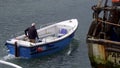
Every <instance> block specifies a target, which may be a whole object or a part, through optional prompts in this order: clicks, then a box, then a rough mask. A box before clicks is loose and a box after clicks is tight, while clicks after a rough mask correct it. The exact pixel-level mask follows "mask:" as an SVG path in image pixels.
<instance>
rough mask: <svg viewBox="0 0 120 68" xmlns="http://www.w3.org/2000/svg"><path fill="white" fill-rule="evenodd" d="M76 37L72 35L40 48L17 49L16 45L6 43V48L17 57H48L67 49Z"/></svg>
mask: <svg viewBox="0 0 120 68" xmlns="http://www.w3.org/2000/svg"><path fill="white" fill-rule="evenodd" d="M73 36H74V33H72V34H71V35H70V36H68V37H66V38H64V39H62V40H59V41H55V42H52V43H47V44H44V45H38V46H33V47H25V46H21V45H19V46H17V49H16V47H15V45H13V44H9V43H6V46H7V48H8V50H9V54H12V55H15V56H16V57H21V58H36V57H41V56H46V55H50V54H53V53H55V52H58V51H61V50H62V49H64V48H66V47H67V46H68V45H69V44H70V42H71V40H72V38H73Z"/></svg>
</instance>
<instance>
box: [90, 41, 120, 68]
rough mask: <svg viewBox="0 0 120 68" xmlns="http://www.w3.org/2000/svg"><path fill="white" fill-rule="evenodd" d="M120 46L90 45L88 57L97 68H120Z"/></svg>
mask: <svg viewBox="0 0 120 68" xmlns="http://www.w3.org/2000/svg"><path fill="white" fill-rule="evenodd" d="M119 48H120V46H115V45H109V44H106V45H103V44H98V43H92V42H91V43H88V55H89V59H90V62H91V66H92V67H95V68H119V67H120V52H119Z"/></svg>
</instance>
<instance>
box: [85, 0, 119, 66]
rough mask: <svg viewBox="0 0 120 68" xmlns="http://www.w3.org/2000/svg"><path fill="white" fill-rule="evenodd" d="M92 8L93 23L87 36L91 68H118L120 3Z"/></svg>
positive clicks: (103, 2) (100, 0)
mask: <svg viewBox="0 0 120 68" xmlns="http://www.w3.org/2000/svg"><path fill="white" fill-rule="evenodd" d="M108 2H109V0H98V4H97V5H94V6H92V10H93V21H92V23H91V26H90V28H89V31H88V34H87V38H86V41H87V44H88V55H89V59H90V62H91V66H92V67H93V68H120V2H119V3H117V4H116V3H114V2H112V1H110V2H111V4H109V5H108Z"/></svg>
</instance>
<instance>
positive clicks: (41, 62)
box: [3, 38, 79, 68]
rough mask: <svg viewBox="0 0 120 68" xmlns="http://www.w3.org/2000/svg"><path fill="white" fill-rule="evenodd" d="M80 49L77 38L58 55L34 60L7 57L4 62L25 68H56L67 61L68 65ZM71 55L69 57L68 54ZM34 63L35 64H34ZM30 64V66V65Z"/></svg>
mask: <svg viewBox="0 0 120 68" xmlns="http://www.w3.org/2000/svg"><path fill="white" fill-rule="evenodd" d="M78 47H79V41H78V40H77V39H75V38H73V40H72V41H71V43H70V45H69V46H68V47H66V48H65V49H63V50H62V51H59V52H57V53H54V54H52V55H48V56H44V57H39V58H32V59H25V58H15V57H14V56H11V55H7V56H5V57H3V58H4V59H3V60H6V61H8V62H12V63H15V64H17V65H20V66H22V67H23V68H26V67H27V68H28V67H31V66H32V67H34V68H37V67H36V64H38V67H43V66H45V67H49V65H53V64H55V65H56V66H59V65H58V64H63V65H64V64H65V62H66V61H67V62H68V63H69V62H71V61H70V60H71V58H72V57H74V54H75V53H76V52H77V48H78ZM69 51H71V52H70V54H69V55H68V52H69ZM33 61H34V62H33ZM29 63H30V64H29ZM32 67H31V68H32ZM50 68H52V67H50Z"/></svg>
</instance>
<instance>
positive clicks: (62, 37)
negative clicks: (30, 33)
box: [5, 19, 78, 58]
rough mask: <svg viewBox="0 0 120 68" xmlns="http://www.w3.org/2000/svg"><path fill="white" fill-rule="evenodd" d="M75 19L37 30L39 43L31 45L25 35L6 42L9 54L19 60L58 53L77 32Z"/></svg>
mask: <svg viewBox="0 0 120 68" xmlns="http://www.w3.org/2000/svg"><path fill="white" fill-rule="evenodd" d="M77 27H78V21H77V19H70V20H66V21H62V22H59V23H55V24H52V25H49V26H46V27H43V28H40V29H38V30H37V32H38V35H39V38H40V40H41V41H37V42H36V43H31V42H29V41H28V39H27V38H26V37H25V35H24V34H23V35H21V36H17V37H14V38H12V39H9V40H7V41H6V44H5V45H6V46H7V48H8V52H9V54H12V55H14V56H16V57H21V58H36V57H41V56H46V55H50V54H53V53H55V52H58V51H60V50H62V49H64V48H65V47H67V46H68V45H69V44H70V42H71V40H72V38H73V37H74V33H75V31H76V30H77Z"/></svg>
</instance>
